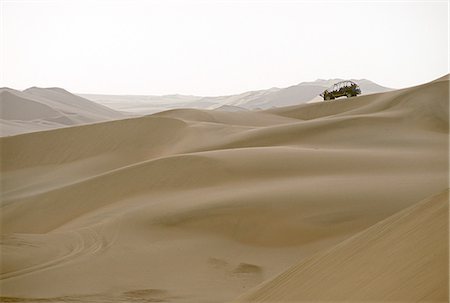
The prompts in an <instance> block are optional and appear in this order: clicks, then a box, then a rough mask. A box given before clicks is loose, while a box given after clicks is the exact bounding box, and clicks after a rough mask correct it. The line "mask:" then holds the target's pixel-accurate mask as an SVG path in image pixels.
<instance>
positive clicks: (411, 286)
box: [0, 76, 449, 303]
mask: <svg viewBox="0 0 450 303" xmlns="http://www.w3.org/2000/svg"><path fill="white" fill-rule="evenodd" d="M448 105H449V77H448V76H445V77H442V78H440V79H437V80H435V81H433V82H430V83H427V84H424V85H420V86H416V87H412V88H408V89H402V90H395V91H390V92H385V93H379V94H372V95H367V96H361V97H356V98H350V99H342V100H341V99H339V100H336V101H332V102H320V103H311V104H303V105H298V106H291V107H283V108H277V109H272V110H266V111H242V112H225V111H208V110H194V109H177V110H170V111H165V112H161V113H157V114H154V115H149V116H144V117H138V118H128V119H122V120H114V121H108V122H101V123H95V124H89V125H81V126H73V127H66V128H60V129H54V130H48V131H40V132H34V133H29V134H21V135H16V136H10V137H3V138H0V144H1V187H2V204H1V214H0V215H1V223H2V225H1V232H2V240H1V275H0V289H1V296H2V299H1V300H2V301H4V302H192V303H206V302H208V303H209V302H232V301H233V300H236V302H272V303H275V302H286V303H287V302H290V303H291V302H319V301H328V302H330V301H353V302H361V301H371V302H386V301H403V302H413V301H414V302H417V301H427V302H431V301H436V302H438V301H441V302H448V229H447V227H448V194H447V191H446V189H447V188H448V183H449V180H448V172H449V171H448V148H449V141H448V122H449V121H448V110H449V108H448Z"/></svg>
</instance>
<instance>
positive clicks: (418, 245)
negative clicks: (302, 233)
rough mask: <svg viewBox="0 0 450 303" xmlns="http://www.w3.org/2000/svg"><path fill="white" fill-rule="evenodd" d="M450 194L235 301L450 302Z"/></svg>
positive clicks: (410, 210) (422, 204)
mask: <svg viewBox="0 0 450 303" xmlns="http://www.w3.org/2000/svg"><path fill="white" fill-rule="evenodd" d="M448 198H449V195H448V190H446V191H445V192H443V193H441V194H438V195H436V196H433V197H431V198H428V199H426V200H424V201H421V202H419V203H417V204H416V205H414V206H411V207H409V208H407V209H405V210H403V211H401V212H399V213H397V214H395V215H393V216H391V217H389V218H387V219H385V220H383V221H381V222H379V223H377V224H375V225H374V226H372V227H370V228H368V229H367V230H365V231H363V232H361V233H359V234H357V235H356V236H354V237H352V238H350V239H348V240H346V241H343V242H342V243H340V244H338V245H337V246H335V247H333V248H332V249H330V250H327V251H325V252H320V253H317V254H315V255H314V256H312V257H310V258H306V260H304V261H302V262H301V263H300V264H298V265H296V266H294V267H292V268H290V269H289V270H287V271H286V272H284V273H283V274H281V275H279V276H278V277H276V278H275V279H273V280H271V281H269V282H266V283H264V284H263V285H261V286H258V287H256V289H254V290H252V291H250V292H249V293H248V294H246V295H244V296H242V298H240V299H238V300H236V301H235V302H280V303H281V302H316V301H321V302H326V301H346V302H349V301H351V302H362V301H370V302H419V301H420V302H448V290H449V287H448V274H449V271H448V266H449V260H448V258H449V255H448V236H449V232H448V211H449V208H448Z"/></svg>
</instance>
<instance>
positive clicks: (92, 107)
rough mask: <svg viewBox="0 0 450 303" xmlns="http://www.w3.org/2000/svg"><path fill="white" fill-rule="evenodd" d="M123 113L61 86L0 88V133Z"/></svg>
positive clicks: (18, 131)
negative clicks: (19, 88)
mask: <svg viewBox="0 0 450 303" xmlns="http://www.w3.org/2000/svg"><path fill="white" fill-rule="evenodd" d="M123 118H125V115H124V114H123V113H121V112H118V111H115V110H112V109H110V108H108V107H105V106H103V105H100V104H97V103H94V102H92V101H90V100H87V99H84V98H81V97H79V96H76V95H74V94H71V93H69V92H68V91H66V90H64V89H61V88H39V87H31V88H29V89H26V90H24V91H18V90H14V89H10V88H0V136H2V137H3V136H11V135H17V134H22V133H29V132H36V131H42V130H47V129H54V128H61V127H67V126H73V125H81V124H88V123H94V122H101V121H108V120H114V119H123Z"/></svg>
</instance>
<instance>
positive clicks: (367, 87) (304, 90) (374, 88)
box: [80, 79, 392, 114]
mask: <svg viewBox="0 0 450 303" xmlns="http://www.w3.org/2000/svg"><path fill="white" fill-rule="evenodd" d="M351 80H352V81H354V82H356V83H357V84H358V85H359V86H360V87H361V90H362V93H363V94H364V95H365V94H372V93H380V92H386V91H390V90H392V89H391V88H387V87H383V86H381V85H378V84H376V83H374V82H372V81H370V80H367V79H359V80H358V79H351ZM339 81H343V79H329V80H324V79H318V80H316V81H312V82H302V83H300V84H297V85H293V86H290V87H286V88H277V87H273V88H270V89H265V90H257V91H249V92H245V93H241V94H236V95H228V96H218V97H200V96H186V95H165V96H126V95H123V96H117V95H93V94H81V95H80V96H83V97H85V98H88V99H90V100H92V101H95V102H98V103H101V104H103V105H106V106H109V107H111V108H114V109H116V110H123V111H129V112H133V113H137V114H151V113H156V112H160V111H164V110H169V109H176V108H197V109H220V108H222V109H223V108H226V107H223V106H237V107H238V108H241V109H247V110H260V109H269V108H274V107H283V106H290V105H297V104H301V103H306V102H310V101H319V100H322V98H321V97H319V94H320V93H322V92H323V91H324V90H325V89H327V88H329V87H331V86H332V85H333V84H335V83H337V82H339ZM229 109H230V108H229Z"/></svg>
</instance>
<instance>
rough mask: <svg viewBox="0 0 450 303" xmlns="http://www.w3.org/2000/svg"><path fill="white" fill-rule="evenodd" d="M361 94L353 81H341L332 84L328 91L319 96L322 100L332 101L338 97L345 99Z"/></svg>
mask: <svg viewBox="0 0 450 303" xmlns="http://www.w3.org/2000/svg"><path fill="white" fill-rule="evenodd" d="M360 94H361V89H360V88H359V86H358V84H356V83H355V82H353V81H349V80H347V81H341V82H338V83H336V84H334V85H333V86H332V87H330V88H329V89H326V90H325V91H324V92H323V93H321V94H320V96H321V97H323V100H333V99H336V98H339V97H344V96H346V97H347V98H350V97H355V96H357V95H360Z"/></svg>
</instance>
